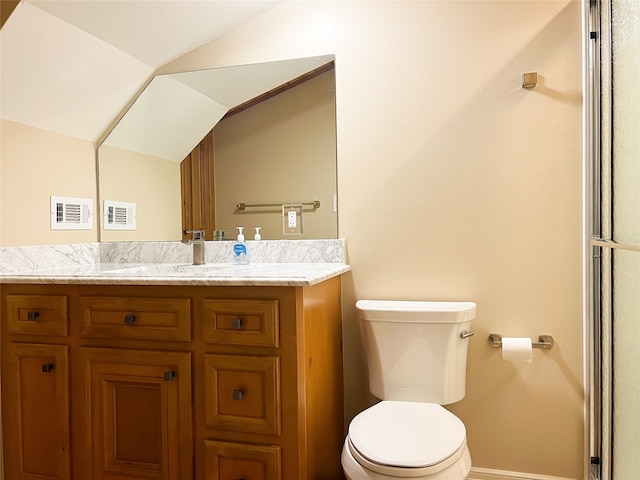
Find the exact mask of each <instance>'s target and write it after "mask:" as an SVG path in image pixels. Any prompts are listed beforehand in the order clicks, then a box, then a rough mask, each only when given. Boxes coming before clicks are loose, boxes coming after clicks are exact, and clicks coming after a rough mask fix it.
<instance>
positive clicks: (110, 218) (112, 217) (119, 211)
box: [102, 200, 136, 230]
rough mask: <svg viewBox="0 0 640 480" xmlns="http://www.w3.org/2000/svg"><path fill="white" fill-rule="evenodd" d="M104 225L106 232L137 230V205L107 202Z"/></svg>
mask: <svg viewBox="0 0 640 480" xmlns="http://www.w3.org/2000/svg"><path fill="white" fill-rule="evenodd" d="M102 225H103V228H104V229H105V230H135V229H136V204H135V203H130V202H116V201H114V200H105V201H104V218H103V222H102Z"/></svg>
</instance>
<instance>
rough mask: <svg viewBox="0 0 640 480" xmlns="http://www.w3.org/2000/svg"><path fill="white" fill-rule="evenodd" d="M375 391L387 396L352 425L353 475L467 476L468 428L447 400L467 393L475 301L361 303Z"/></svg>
mask: <svg viewBox="0 0 640 480" xmlns="http://www.w3.org/2000/svg"><path fill="white" fill-rule="evenodd" d="M356 308H357V310H358V314H359V315H360V319H361V320H362V326H363V330H364V338H365V344H366V349H367V360H368V365H369V390H370V391H371V393H372V394H373V395H375V396H376V397H378V398H380V399H381V400H382V401H381V402H380V403H377V404H376V405H373V406H372V407H370V408H368V409H367V410H365V411H364V412H361V413H359V414H358V415H356V417H355V418H354V419H353V420H352V421H351V424H350V425H349V433H348V435H347V439H346V440H345V443H344V446H343V448H342V468H343V469H344V473H345V475H346V477H347V478H348V479H349V480H371V479H375V480H384V479H390V478H397V477H403V478H413V479H425V480H426V479H428V480H464V479H466V478H467V476H468V475H469V471H470V469H471V455H470V454H469V448H468V447H467V436H466V429H465V426H464V424H463V423H462V421H461V420H460V419H459V418H458V417H456V416H455V415H453V414H452V413H451V412H449V411H448V410H446V409H445V408H444V407H442V405H447V404H449V403H454V402H457V401H459V400H461V399H462V398H463V397H464V394H465V381H466V370H467V346H468V337H470V336H471V335H473V333H471V332H470V326H471V320H472V319H473V318H475V315H476V305H475V303H472V302H403V301H381V300H359V301H358V302H357V303H356Z"/></svg>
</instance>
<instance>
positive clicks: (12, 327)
mask: <svg viewBox="0 0 640 480" xmlns="http://www.w3.org/2000/svg"><path fill="white" fill-rule="evenodd" d="M67 304H68V300H67V297H66V296H64V295H7V296H6V305H7V307H6V308H7V311H6V314H7V317H6V318H7V331H8V332H9V333H19V334H24V335H57V336H66V335H67V334H68V324H69V322H68V320H67V316H68V315H67V311H68V308H67Z"/></svg>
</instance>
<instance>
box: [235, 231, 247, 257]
mask: <svg viewBox="0 0 640 480" xmlns="http://www.w3.org/2000/svg"><path fill="white" fill-rule="evenodd" d="M236 228H237V229H238V239H237V240H236V241H235V242H234V243H233V263H234V264H236V265H246V264H248V263H249V250H247V244H246V243H244V234H243V233H242V232H243V230H244V227H236Z"/></svg>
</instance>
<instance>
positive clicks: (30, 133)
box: [0, 120, 98, 247]
mask: <svg viewBox="0 0 640 480" xmlns="http://www.w3.org/2000/svg"><path fill="white" fill-rule="evenodd" d="M0 122H1V123H0V245H1V246H3V247H10V246H21V245H54V244H62V243H85V242H95V241H97V239H98V236H97V218H96V212H97V209H96V207H97V204H96V159H95V145H94V144H93V143H92V142H87V141H86V140H80V139H78V138H74V137H68V136H65V135H60V134H58V133H53V132H49V131H46V130H41V129H39V128H35V127H30V126H27V125H24V124H21V123H16V122H11V121H8V120H0ZM52 195H55V196H61V197H81V198H91V199H92V200H93V207H94V218H93V228H92V229H91V230H51V229H50V225H51V216H50V197H51V196H52Z"/></svg>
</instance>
